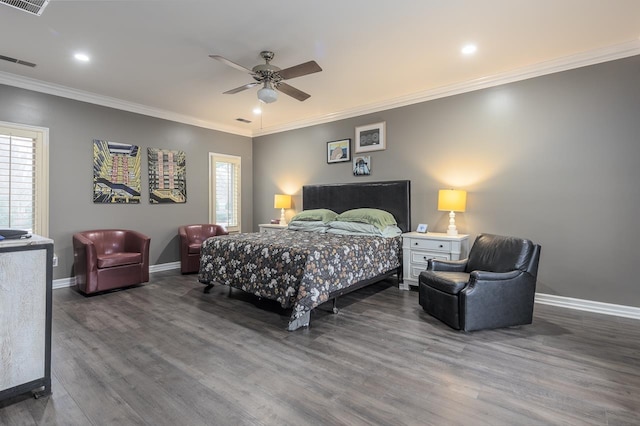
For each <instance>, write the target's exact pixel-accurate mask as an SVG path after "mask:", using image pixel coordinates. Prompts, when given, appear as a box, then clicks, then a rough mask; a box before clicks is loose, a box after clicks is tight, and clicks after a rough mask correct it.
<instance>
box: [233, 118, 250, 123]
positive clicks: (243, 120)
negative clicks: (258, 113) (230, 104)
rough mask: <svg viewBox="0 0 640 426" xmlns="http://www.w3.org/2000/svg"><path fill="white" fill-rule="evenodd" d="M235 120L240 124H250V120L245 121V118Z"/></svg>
mask: <svg viewBox="0 0 640 426" xmlns="http://www.w3.org/2000/svg"><path fill="white" fill-rule="evenodd" d="M236 120H238V121H240V122H242V123H251V121H250V120H247V119H246V118H236Z"/></svg>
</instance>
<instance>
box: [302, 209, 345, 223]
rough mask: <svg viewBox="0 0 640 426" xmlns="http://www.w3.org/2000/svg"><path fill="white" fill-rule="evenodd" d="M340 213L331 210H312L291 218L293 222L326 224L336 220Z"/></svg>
mask: <svg viewBox="0 0 640 426" xmlns="http://www.w3.org/2000/svg"><path fill="white" fill-rule="evenodd" d="M336 216H338V213H336V212H334V211H333V210H329V209H312V210H303V211H301V212H300V213H298V214H296V215H295V216H294V217H292V218H291V222H293V221H294V220H303V221H310V220H313V221H318V220H320V221H322V222H324V223H327V222H331V221H332V220H335V218H336Z"/></svg>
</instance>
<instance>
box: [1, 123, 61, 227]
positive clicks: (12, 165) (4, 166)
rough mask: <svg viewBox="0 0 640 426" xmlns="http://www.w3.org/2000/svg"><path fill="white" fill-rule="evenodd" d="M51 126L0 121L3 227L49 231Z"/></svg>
mask: <svg viewBox="0 0 640 426" xmlns="http://www.w3.org/2000/svg"><path fill="white" fill-rule="evenodd" d="M47 148H48V130H47V129H43V128H36V127H30V126H22V125H18V124H11V123H3V122H0V228H16V229H26V230H29V232H33V233H35V234H39V235H43V236H48V234H49V183H48V179H47V177H48V174H49V152H48V149H47Z"/></svg>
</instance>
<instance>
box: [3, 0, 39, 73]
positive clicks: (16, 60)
mask: <svg viewBox="0 0 640 426" xmlns="http://www.w3.org/2000/svg"><path fill="white" fill-rule="evenodd" d="M0 1H2V0H0ZM0 59H2V60H3V61H7V62H13V63H14V64H20V65H26V66H28V67H31V68H33V67H35V66H36V64H34V63H32V62H27V61H23V60H21V59H16V58H11V57H9V56H4V55H0Z"/></svg>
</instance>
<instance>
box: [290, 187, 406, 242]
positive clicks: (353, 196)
mask: <svg viewBox="0 0 640 426" xmlns="http://www.w3.org/2000/svg"><path fill="white" fill-rule="evenodd" d="M363 207H369V208H375V209H381V210H386V211H388V212H389V213H391V214H393V216H394V217H395V218H396V221H397V222H398V227H399V228H400V229H402V231H403V232H408V231H411V181H408V180H394V181H388V182H364V183H336V184H327V185H305V186H303V187H302V208H303V210H309V209H331V210H333V211H334V212H336V213H342V212H344V211H346V210H351V209H357V208H363Z"/></svg>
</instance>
